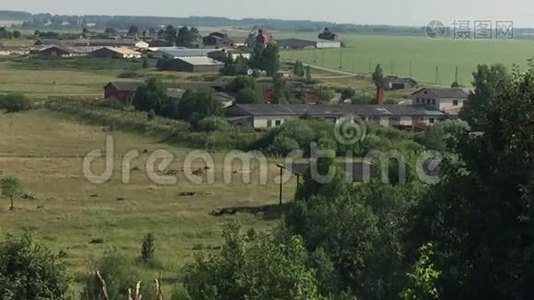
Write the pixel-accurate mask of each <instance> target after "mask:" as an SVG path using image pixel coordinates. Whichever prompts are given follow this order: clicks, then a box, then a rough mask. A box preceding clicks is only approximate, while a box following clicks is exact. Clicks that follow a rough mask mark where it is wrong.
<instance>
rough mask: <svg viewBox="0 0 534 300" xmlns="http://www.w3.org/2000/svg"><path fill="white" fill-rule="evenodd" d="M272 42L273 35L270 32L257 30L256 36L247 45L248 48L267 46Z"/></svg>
mask: <svg viewBox="0 0 534 300" xmlns="http://www.w3.org/2000/svg"><path fill="white" fill-rule="evenodd" d="M273 42H274V40H273V35H272V34H271V32H270V31H268V30H267V29H259V30H258V34H257V35H256V36H253V40H252V41H250V42H249V43H248V44H249V46H258V45H261V46H267V45H269V44H272V43H273Z"/></svg>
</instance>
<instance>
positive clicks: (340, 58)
mask: <svg viewBox="0 0 534 300" xmlns="http://www.w3.org/2000/svg"><path fill="white" fill-rule="evenodd" d="M339 68H340V69H343V52H341V48H339Z"/></svg>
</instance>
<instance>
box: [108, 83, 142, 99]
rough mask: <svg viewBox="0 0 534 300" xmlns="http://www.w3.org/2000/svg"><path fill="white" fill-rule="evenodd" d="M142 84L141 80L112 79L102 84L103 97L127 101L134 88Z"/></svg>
mask: <svg viewBox="0 0 534 300" xmlns="http://www.w3.org/2000/svg"><path fill="white" fill-rule="evenodd" d="M143 84H144V83H143V82H142V81H112V82H110V83H108V84H106V86H104V98H105V99H110V98H115V99H117V100H119V101H120V102H122V103H127V102H129V101H130V99H131V97H132V96H133V93H134V92H135V90H137V88H138V87H140V86H142V85H143Z"/></svg>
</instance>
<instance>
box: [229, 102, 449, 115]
mask: <svg viewBox="0 0 534 300" xmlns="http://www.w3.org/2000/svg"><path fill="white" fill-rule="evenodd" d="M230 112H231V113H233V114H236V115H253V116H301V115H312V116H320V117H334V118H338V117H342V116H344V115H351V114H352V115H357V116H365V117H372V116H384V115H389V116H444V115H445V114H444V113H442V112H440V111H437V110H432V109H429V108H427V107H425V106H421V105H370V104H340V105H326V104H316V105H308V104H235V105H234V106H233V107H232V108H231V111H230Z"/></svg>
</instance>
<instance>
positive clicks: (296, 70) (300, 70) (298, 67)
mask: <svg viewBox="0 0 534 300" xmlns="http://www.w3.org/2000/svg"><path fill="white" fill-rule="evenodd" d="M293 74H295V76H299V77H304V66H303V65H302V62H301V61H300V60H297V61H296V62H295V64H294V65H293Z"/></svg>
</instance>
